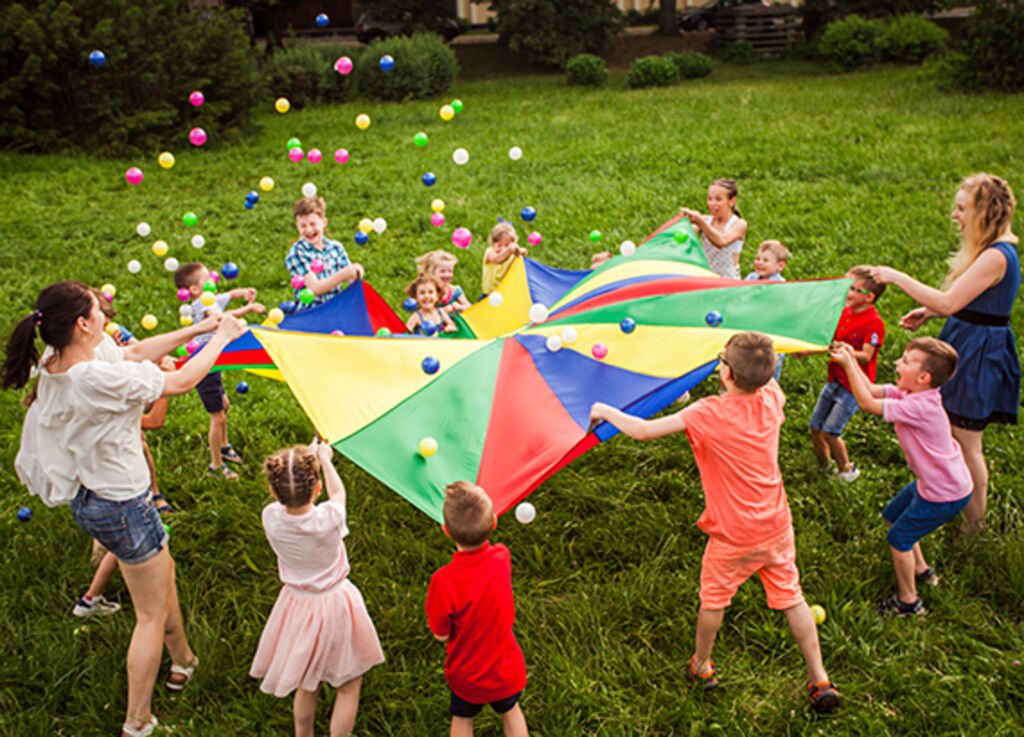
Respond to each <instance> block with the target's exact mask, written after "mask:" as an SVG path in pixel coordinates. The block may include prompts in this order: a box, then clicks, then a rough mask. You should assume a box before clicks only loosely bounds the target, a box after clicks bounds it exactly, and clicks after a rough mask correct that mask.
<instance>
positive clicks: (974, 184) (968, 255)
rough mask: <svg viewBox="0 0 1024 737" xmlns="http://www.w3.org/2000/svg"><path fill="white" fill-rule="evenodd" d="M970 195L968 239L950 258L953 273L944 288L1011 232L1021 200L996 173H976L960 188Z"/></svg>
mask: <svg viewBox="0 0 1024 737" xmlns="http://www.w3.org/2000/svg"><path fill="white" fill-rule="evenodd" d="M960 189H961V190H962V191H963V192H965V193H966V194H967V197H968V206H967V210H966V212H965V213H964V214H965V217H964V240H963V244H962V245H961V246H960V248H959V249H958V250H957V251H956V252H955V253H953V254H952V255H951V256H950V257H949V273H948V274H946V280H945V282H943V285H942V288H943V289H948V288H949V287H950V285H952V284H953V282H954V281H956V280H957V278H958V277H959V276H960V275H961V274H963V273H964V272H965V271H967V269H968V267H970V265H971V264H973V263H974V261H975V259H977V258H978V256H980V255H981V252H982V251H984V250H985V249H986V248H988V247H989V246H991V245H992V244H993V243H995V242H996V239H998V238H999V236H1001V235H1003V234H1004V233H1006V232H1008V231H1009V230H1010V224H1011V222H1012V221H1013V210H1014V208H1015V207H1016V206H1017V200H1016V198H1015V197H1014V196H1013V190H1012V189H1010V185H1009V184H1007V182H1006V180H1005V179H1002V178H1001V177H997V176H995V175H994V174H972V175H971V176H969V177H967V179H965V180H964V182H963V184H961V185H960Z"/></svg>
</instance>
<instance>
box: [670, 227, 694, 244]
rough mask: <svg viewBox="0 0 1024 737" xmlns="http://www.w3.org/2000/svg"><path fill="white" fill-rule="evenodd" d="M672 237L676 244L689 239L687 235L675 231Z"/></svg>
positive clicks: (683, 232) (680, 231)
mask: <svg viewBox="0 0 1024 737" xmlns="http://www.w3.org/2000/svg"><path fill="white" fill-rule="evenodd" d="M672 237H673V238H675V239H676V243H686V241H687V240H689V238H690V236H689V234H687V233H686V232H685V231H682V230H677V231H676V232H675V233H674V234H673V236H672Z"/></svg>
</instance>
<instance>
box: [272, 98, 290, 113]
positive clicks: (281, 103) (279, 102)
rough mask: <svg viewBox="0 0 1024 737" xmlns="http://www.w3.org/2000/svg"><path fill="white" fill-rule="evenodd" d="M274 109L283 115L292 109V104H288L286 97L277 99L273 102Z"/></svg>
mask: <svg viewBox="0 0 1024 737" xmlns="http://www.w3.org/2000/svg"><path fill="white" fill-rule="evenodd" d="M274 109H275V110H276V111H277V112H279V113H281V114H282V115H284V114H285V113H286V112H288V111H289V110H291V109H292V104H291V103H290V102H288V98H287V97H279V98H277V99H276V100H274Z"/></svg>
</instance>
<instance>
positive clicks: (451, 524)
mask: <svg viewBox="0 0 1024 737" xmlns="http://www.w3.org/2000/svg"><path fill="white" fill-rule="evenodd" d="M444 526H445V528H446V529H447V530H448V534H449V535H450V536H451V538H452V540H454V541H455V542H457V543H458V544H459V545H461V546H463V547H464V548H475V547H478V546H480V545H483V544H484V543H485V542H487V538H489V537H490V536H491V530H492V529H493V527H494V504H493V503H492V502H491V498H490V497H489V496H487V492H485V491H484V490H483V489H481V488H480V487H479V486H477V485H476V484H471V483H470V482H469V481H456V482H455V483H452V484H448V487H447V488H446V489H445V490H444Z"/></svg>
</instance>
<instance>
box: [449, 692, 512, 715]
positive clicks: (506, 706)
mask: <svg viewBox="0 0 1024 737" xmlns="http://www.w3.org/2000/svg"><path fill="white" fill-rule="evenodd" d="M448 690H449V691H451V694H452V699H451V702H450V706H449V707H448V712H449V713H450V714H451V715H452V716H453V717H463V718H465V719H472V718H473V717H475V716H476V715H477V714H479V713H480V710H481V709H483V708H484V705H483V704H474V703H473V702H472V701H466V700H465V699H463V698H459V697H458V696H456V695H455V692H454V691H452V690H451V689H450V688H449V689H448ZM522 693H523V692H522V691H518V692H516V693H514V694H512V695H511V696H509V697H508V698H507V699H500V700H499V701H492V702H491V708H492V709H494V711H496V712H497V713H499V714H504V713H505V712H507V711H509V710H511V709H512V707H513V706H515V705H516V704H518V703H519V697H520V696H521V695H522Z"/></svg>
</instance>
